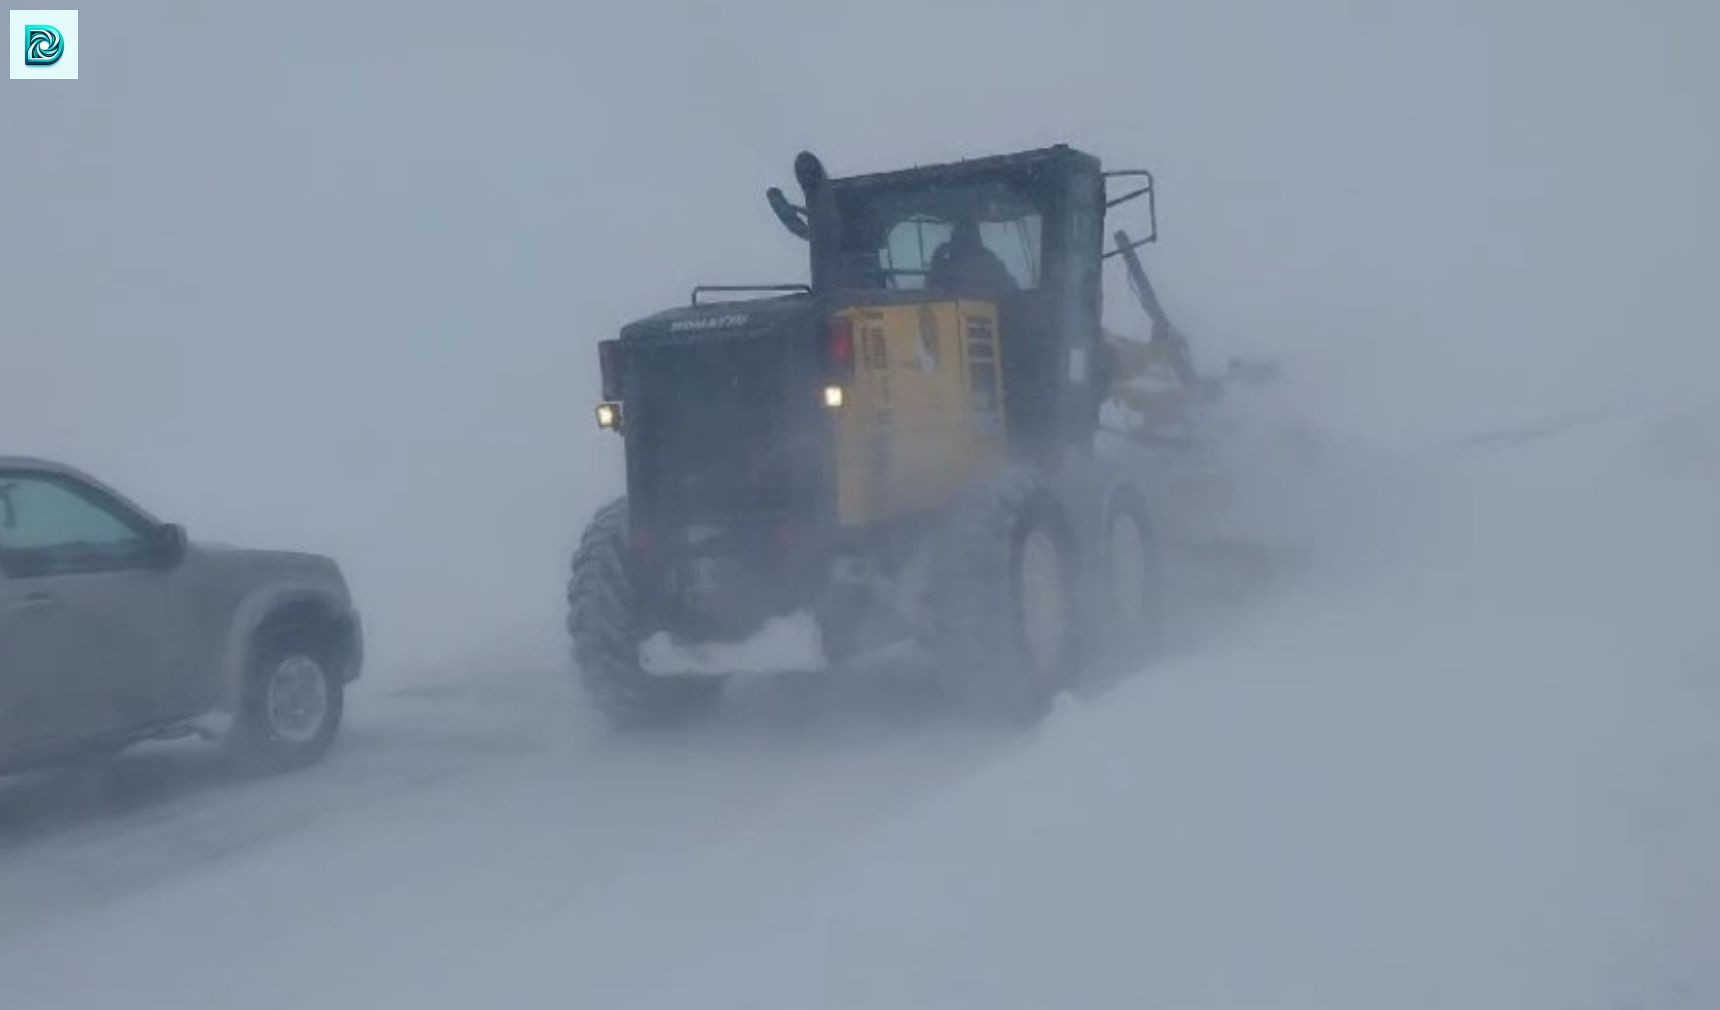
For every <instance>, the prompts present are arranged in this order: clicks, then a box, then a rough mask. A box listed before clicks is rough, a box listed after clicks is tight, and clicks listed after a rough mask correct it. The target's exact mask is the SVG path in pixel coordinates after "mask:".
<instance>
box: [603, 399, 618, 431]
mask: <svg viewBox="0 0 1720 1010" xmlns="http://www.w3.org/2000/svg"><path fill="white" fill-rule="evenodd" d="M597 426H598V427H599V428H602V429H603V430H604V431H620V430H621V404H619V403H600V404H598V405H597Z"/></svg>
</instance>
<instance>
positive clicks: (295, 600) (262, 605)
mask: <svg viewBox="0 0 1720 1010" xmlns="http://www.w3.org/2000/svg"><path fill="white" fill-rule="evenodd" d="M362 664H363V640H362V631H361V626H360V622H359V617H358V614H357V612H356V611H355V609H354V608H353V604H352V599H351V596H350V593H349V592H348V589H347V585H346V581H345V579H344V578H343V577H342V574H341V571H340V568H339V567H338V566H337V565H336V564H335V563H334V562H333V561H331V560H329V559H328V558H324V557H319V556H315V555H310V554H297V553H288V552H281V551H257V550H241V549H237V548H230V547H217V546H206V545H201V544H195V543H192V542H190V541H189V540H188V539H187V538H186V534H185V530H184V528H183V527H181V526H178V525H175V524H171V523H163V522H161V521H159V520H157V519H155V518H154V517H152V516H151V515H150V514H149V513H147V512H145V511H144V510H143V509H142V508H140V507H139V506H137V505H136V504H134V503H133V502H131V501H130V500H128V499H127V498H125V497H124V496H123V495H121V494H120V493H119V492H118V491H115V490H114V489H112V488H110V487H108V486H106V485H104V484H102V483H100V482H99V481H97V480H96V479H94V478H93V477H90V476H88V475H86V474H84V473H81V472H79V471H77V470H75V469H73V468H71V467H68V466H64V465H61V464H57V463H51V462H47V461H43V460H37V459H26V458H17V457H4V456H0V774H7V773H11V772H17V771H22V770H25V769H28V768H32V767H36V766H40V765H46V764H51V763H57V762H62V761H68V760H74V759H78V758H83V757H88V756H92V755H98V756H99V755H103V754H109V753H113V752H117V751H118V750H120V749H122V748H125V747H127V746H130V745H131V744H134V743H138V742H141V741H144V740H152V739H170V738H175V737H184V736H192V735H197V736H201V737H204V738H205V739H209V740H212V741H215V742H218V743H219V744H220V745H221V746H222V747H223V748H225V750H226V753H227V754H228V755H229V756H230V757H231V758H232V759H233V760H234V762H235V763H236V764H237V765H239V766H241V767H244V768H246V769H249V770H256V771H277V770H285V769H289V768H298V767H303V766H306V765H309V764H312V763H314V762H316V761H317V760H319V759H321V758H322V756H323V755H324V754H325V753H326V752H327V751H328V748H329V746H330V745H331V744H332V743H333V741H334V738H335V734H336V733H337V732H338V731H339V728H340V722H341V714H342V710H343V703H344V695H345V689H346V686H347V684H349V683H350V682H352V681H353V680H354V679H355V678H357V677H358V674H359V670H360V668H361V666H362Z"/></svg>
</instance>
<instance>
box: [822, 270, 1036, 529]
mask: <svg viewBox="0 0 1720 1010" xmlns="http://www.w3.org/2000/svg"><path fill="white" fill-rule="evenodd" d="M838 315H839V316H843V317H847V318H848V319H849V320H850V321H851V322H852V324H853V328H854V379H853V382H852V384H851V385H850V387H849V389H848V391H847V395H846V397H845V401H844V405H843V406H842V407H841V409H840V412H839V417H838V421H837V452H838V464H837V502H838V514H839V517H840V519H841V522H842V525H844V526H849V527H858V526H868V525H871V524H873V523H876V522H879V521H881V520H885V519H891V518H894V517H897V516H901V515H907V514H911V513H914V512H920V511H925V510H928V509H933V508H937V507H939V506H941V505H944V504H946V503H948V502H949V501H950V500H951V499H952V498H954V497H955V496H956V495H957V494H958V493H960V491H961V490H962V489H963V488H964V487H966V486H967V485H968V484H969V483H971V482H972V481H973V480H975V479H976V478H978V477H980V476H982V475H984V474H986V473H989V472H991V471H992V470H993V469H995V468H996V467H998V466H999V465H1001V463H1002V461H1003V459H1004V426H1003V395H1004V390H1003V377H1002V372H1001V369H1000V366H999V355H998V346H997V309H996V307H995V306H994V305H992V304H991V303H989V302H975V301H955V300H951V301H943V302H928V303H922V304H912V305H878V306H856V307H854V308H850V309H845V310H843V311H842V312H840V313H838Z"/></svg>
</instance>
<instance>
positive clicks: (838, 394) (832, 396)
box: [824, 386, 847, 409]
mask: <svg viewBox="0 0 1720 1010" xmlns="http://www.w3.org/2000/svg"><path fill="white" fill-rule="evenodd" d="M846 399H847V396H846V394H845V393H844V392H843V390H842V387H841V386H825V387H824V405H825V406H826V407H830V408H832V409H834V408H836V407H840V406H842V403H843V401H844V400H846Z"/></svg>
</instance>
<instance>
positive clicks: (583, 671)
mask: <svg viewBox="0 0 1720 1010" xmlns="http://www.w3.org/2000/svg"><path fill="white" fill-rule="evenodd" d="M567 603H568V610H567V630H568V633H569V634H570V635H571V636H572V637H573V660H574V663H575V665H576V666H577V668H578V672H579V681H580V684H581V685H582V686H583V687H584V688H585V692H586V695H587V696H588V697H589V698H590V699H591V703H592V705H593V707H595V708H596V709H597V710H598V711H599V712H601V713H603V715H604V716H605V717H607V718H608V719H609V721H610V722H611V723H613V724H615V725H617V726H621V727H625V728H629V729H632V728H640V727H646V726H658V725H663V724H666V723H670V722H675V721H677V720H680V719H683V718H686V717H688V716H691V715H695V714H697V713H699V712H703V711H705V710H706V709H708V708H710V706H711V705H712V703H714V702H715V701H716V699H717V697H718V696H719V695H720V694H721V693H722V689H723V682H722V680H721V679H720V678H717V677H671V676H657V675H655V674H650V673H646V672H645V670H644V669H642V668H641V667H640V665H639V632H638V622H637V621H636V620H635V615H634V611H633V584H632V581H631V579H630V578H629V576H628V571H627V499H626V498H618V499H616V500H615V501H613V502H610V503H609V504H608V505H605V506H604V507H603V508H601V509H599V510H598V511H597V515H595V516H593V517H592V520H591V523H590V525H588V526H586V528H585V534H584V536H582V537H581V538H580V541H579V549H578V550H577V551H575V552H574V555H573V574H572V577H571V578H570V579H569V581H568V585H567Z"/></svg>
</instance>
